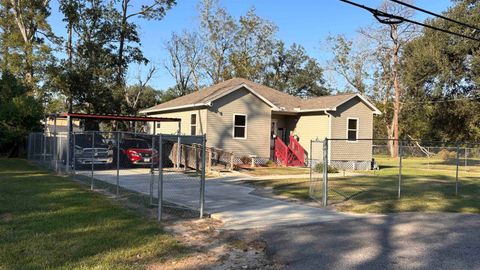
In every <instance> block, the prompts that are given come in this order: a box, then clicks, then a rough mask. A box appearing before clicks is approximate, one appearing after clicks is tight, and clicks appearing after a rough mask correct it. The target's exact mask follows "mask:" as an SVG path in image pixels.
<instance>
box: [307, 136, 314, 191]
mask: <svg viewBox="0 0 480 270" xmlns="http://www.w3.org/2000/svg"><path fill="white" fill-rule="evenodd" d="M312 144H313V140H310V153H309V154H310V159H309V161H308V165H309V167H310V182H312V156H313V154H312V153H313V152H312V149H313V145H312ZM311 196H312V194H310V197H311Z"/></svg>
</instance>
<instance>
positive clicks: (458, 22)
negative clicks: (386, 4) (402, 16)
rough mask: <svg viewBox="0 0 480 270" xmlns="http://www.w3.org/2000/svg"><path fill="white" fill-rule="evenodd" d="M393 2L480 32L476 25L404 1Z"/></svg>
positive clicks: (394, 0)
mask: <svg viewBox="0 0 480 270" xmlns="http://www.w3.org/2000/svg"><path fill="white" fill-rule="evenodd" d="M390 1H392V2H395V3H397V4H399V5H403V6H406V7H409V8H411V9H415V10H418V11H420V12H423V13H426V14H429V15H432V16H435V17H438V18H441V19H444V20H446V21H449V22H453V23H456V24H459V25H462V26H465V27H469V28H472V29H475V30H477V31H480V28H478V27H476V26H474V25H471V24H467V23H464V22H461V21H457V20H454V19H451V18H448V17H445V16H443V15H441V14H437V13H434V12H431V11H429V10H426V9H423V8H419V7H416V6H414V5H410V4H408V3H405V2H403V1H399V0H390Z"/></svg>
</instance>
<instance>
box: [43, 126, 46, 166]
mask: <svg viewBox="0 0 480 270" xmlns="http://www.w3.org/2000/svg"><path fill="white" fill-rule="evenodd" d="M42 150H43V151H42V155H43V157H42V159H43V163H45V161H46V157H47V138H46V137H45V133H42Z"/></svg>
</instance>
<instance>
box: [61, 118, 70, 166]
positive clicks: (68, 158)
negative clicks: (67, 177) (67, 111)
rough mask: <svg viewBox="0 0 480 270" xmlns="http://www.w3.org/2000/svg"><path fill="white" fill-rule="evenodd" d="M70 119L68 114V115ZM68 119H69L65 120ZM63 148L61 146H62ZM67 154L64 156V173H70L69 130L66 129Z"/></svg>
mask: <svg viewBox="0 0 480 270" xmlns="http://www.w3.org/2000/svg"><path fill="white" fill-rule="evenodd" d="M68 118H69V119H70V116H68ZM67 121H69V120H67ZM62 148H63V147H62ZM66 154H67V156H66V158H65V159H66V162H65V165H66V167H65V173H66V174H69V173H70V131H67V153H66Z"/></svg>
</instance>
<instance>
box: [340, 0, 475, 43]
mask: <svg viewBox="0 0 480 270" xmlns="http://www.w3.org/2000/svg"><path fill="white" fill-rule="evenodd" d="M340 1H341V2H344V3H347V4H350V5H353V6H356V7H359V8H362V9H365V10H367V11H369V12H370V13H372V14H373V16H374V17H375V18H376V19H377V20H378V21H379V22H380V23H384V24H400V23H402V22H408V23H412V24H416V25H420V26H423V27H426V28H430V29H433V30H436V31H440V32H444V33H447V34H451V35H455V36H458V37H463V38H466V39H470V40H474V41H480V39H478V38H474V37H471V36H467V35H464V34H460V33H456V32H452V31H450V30H446V29H443V28H440V27H436V26H433V25H428V24H425V23H421V22H417V21H413V20H410V19H407V18H405V17H401V16H397V15H393V14H390V13H387V12H383V11H380V10H378V9H374V8H371V7H367V6H364V5H361V4H358V3H355V2H352V1H349V0H340Z"/></svg>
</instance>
